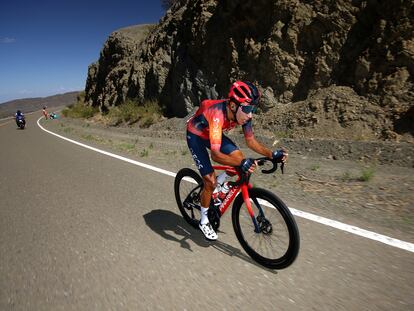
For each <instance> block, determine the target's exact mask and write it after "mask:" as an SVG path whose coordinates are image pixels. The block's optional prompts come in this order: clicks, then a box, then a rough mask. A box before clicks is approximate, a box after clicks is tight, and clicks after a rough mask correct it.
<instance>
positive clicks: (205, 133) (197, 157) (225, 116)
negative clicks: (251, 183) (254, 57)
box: [187, 81, 288, 240]
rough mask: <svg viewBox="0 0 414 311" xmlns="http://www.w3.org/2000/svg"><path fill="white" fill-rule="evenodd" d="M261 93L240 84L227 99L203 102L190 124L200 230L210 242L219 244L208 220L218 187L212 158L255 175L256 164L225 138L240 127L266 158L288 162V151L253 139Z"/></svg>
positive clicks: (249, 142)
mask: <svg viewBox="0 0 414 311" xmlns="http://www.w3.org/2000/svg"><path fill="white" fill-rule="evenodd" d="M259 99H260V93H259V90H258V89H257V87H256V86H254V85H253V84H252V83H250V82H242V81H237V82H234V83H233V84H232V86H231V88H230V92H229V95H228V99H219V100H204V101H202V102H201V105H200V107H199V108H198V110H197V111H196V113H195V114H194V115H193V116H192V117H191V118H190V120H189V121H188V123H187V145H188V148H189V149H190V152H191V154H192V156H193V159H194V161H195V164H196V166H197V168H198V170H199V171H200V174H201V176H202V177H203V183H204V187H203V190H202V192H201V219H200V223H199V227H200V230H201V231H202V232H203V234H204V236H205V237H206V238H207V239H208V240H217V238H218V237H217V233H216V232H215V231H214V230H213V228H212V226H211V224H210V222H209V220H208V216H207V213H208V208H209V206H210V200H211V195H212V193H213V191H214V189H215V187H216V175H215V172H214V170H213V167H212V165H211V162H210V158H209V154H208V151H207V149H210V150H211V158H212V159H213V160H214V161H215V162H218V163H220V164H222V165H231V166H238V167H239V168H240V169H241V170H242V171H243V172H245V173H247V172H253V171H254V169H255V166H256V163H255V162H254V160H253V159H251V158H246V157H245V156H244V154H243V153H242V152H241V151H240V150H239V148H238V147H237V146H236V144H235V143H234V142H233V141H232V140H231V139H230V138H228V137H227V136H226V135H224V134H223V130H230V129H232V128H234V127H235V126H236V125H241V126H242V129H243V133H244V138H245V140H246V144H247V146H248V147H249V148H250V149H251V150H253V151H255V152H257V153H259V154H261V155H263V156H266V157H269V158H271V159H278V160H280V161H282V162H285V161H286V160H287V157H288V154H287V152H286V150H284V149H280V150H276V151H273V152H272V150H270V149H269V148H267V147H265V146H264V145H262V144H261V143H259V142H258V141H257V140H256V139H255V137H254V136H253V129H252V116H253V113H254V112H255V111H256V109H257V106H258V104H259Z"/></svg>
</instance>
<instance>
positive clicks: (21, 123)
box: [16, 116, 26, 130]
mask: <svg viewBox="0 0 414 311" xmlns="http://www.w3.org/2000/svg"><path fill="white" fill-rule="evenodd" d="M16 124H17V126H18V127H19V128H20V129H21V130H24V127H25V126H26V120H25V119H24V117H22V116H17V117H16Z"/></svg>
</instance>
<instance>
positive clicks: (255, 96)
mask: <svg viewBox="0 0 414 311" xmlns="http://www.w3.org/2000/svg"><path fill="white" fill-rule="evenodd" d="M259 98H260V92H259V90H258V89H257V87H256V86H255V85H254V84H253V83H251V82H243V81H236V82H234V83H233V84H232V85H231V87H230V92H229V99H232V100H233V101H234V102H235V103H236V104H239V105H243V106H244V105H255V106H257V105H258V104H259Z"/></svg>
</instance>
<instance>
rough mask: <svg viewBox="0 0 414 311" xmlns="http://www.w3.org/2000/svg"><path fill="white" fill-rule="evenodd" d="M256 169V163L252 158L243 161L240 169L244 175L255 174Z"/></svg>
mask: <svg viewBox="0 0 414 311" xmlns="http://www.w3.org/2000/svg"><path fill="white" fill-rule="evenodd" d="M255 168H256V161H255V160H253V159H252V158H246V159H243V160H242V161H241V162H240V169H241V171H242V172H243V173H247V172H249V173H253V172H254V169H255Z"/></svg>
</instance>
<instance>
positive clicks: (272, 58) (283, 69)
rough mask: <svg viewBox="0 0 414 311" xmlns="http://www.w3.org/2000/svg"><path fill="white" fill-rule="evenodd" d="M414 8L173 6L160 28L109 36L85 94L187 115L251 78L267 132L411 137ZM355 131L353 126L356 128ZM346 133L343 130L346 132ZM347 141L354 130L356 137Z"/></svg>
mask: <svg viewBox="0 0 414 311" xmlns="http://www.w3.org/2000/svg"><path fill="white" fill-rule="evenodd" d="M413 7H414V4H413V1H408V0H393V1H385V0H383V1H380V0H369V1H357V0H337V1H330V0H315V1H308V0H279V1H269V0H255V1H251V0H244V1H240V0H223V1H212V0H198V1H184V0H182V1H177V3H176V4H175V5H174V6H173V7H172V8H171V9H170V10H169V11H167V13H166V15H165V16H164V17H163V18H162V19H161V20H160V22H159V24H157V25H154V26H150V25H144V26H136V27H132V28H127V29H122V30H119V31H116V32H114V33H113V34H111V36H110V37H109V39H108V40H107V42H106V43H105V46H104V48H103V50H102V52H101V56H100V59H99V61H98V62H97V63H95V64H92V65H91V66H90V67H89V72H88V79H87V83H86V99H87V102H88V103H89V104H90V105H97V106H99V107H100V108H101V110H106V109H108V107H110V106H112V105H117V104H119V103H121V102H123V101H124V100H125V99H126V98H136V99H137V100H138V101H139V102H143V101H145V100H146V99H157V100H158V101H159V102H160V104H161V105H162V106H163V107H164V108H165V111H166V113H167V115H168V116H178V117H183V116H185V115H187V114H188V112H190V111H192V110H193V108H194V106H196V105H198V103H199V102H200V100H202V99H205V98H217V97H218V98H221V97H225V96H226V94H227V91H228V87H229V85H230V83H231V82H232V81H234V80H236V79H246V80H250V81H253V82H255V83H257V84H259V85H260V89H261V91H262V93H263V97H262V103H261V110H262V112H263V111H265V112H266V114H263V115H262V117H261V118H258V119H259V122H258V123H259V124H261V125H262V126H264V127H267V128H269V127H270V128H269V129H270V130H271V131H272V130H273V131H277V130H285V131H292V132H295V133H302V134H304V135H305V134H309V135H320V136H325V137H332V135H331V134H332V130H330V131H329V130H328V131H327V130H326V129H332V125H335V127H334V129H335V130H339V132H341V133H344V136H343V138H355V136H358V137H360V138H361V139H365V138H366V139H375V138H380V139H384V138H398V137H403V136H401V135H405V137H412V135H413V134H414V118H413V117H414V108H413V102H414V87H413V84H414V79H413V78H414V9H413ZM276 120H277V121H276ZM355 126H356V127H357V128H358V134H357V135H353V136H354V137H347V135H348V134H347V133H351V134H352V133H353V130H352V129H353V127H355ZM341 129H344V130H343V131H341ZM351 136H352V135H351Z"/></svg>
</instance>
